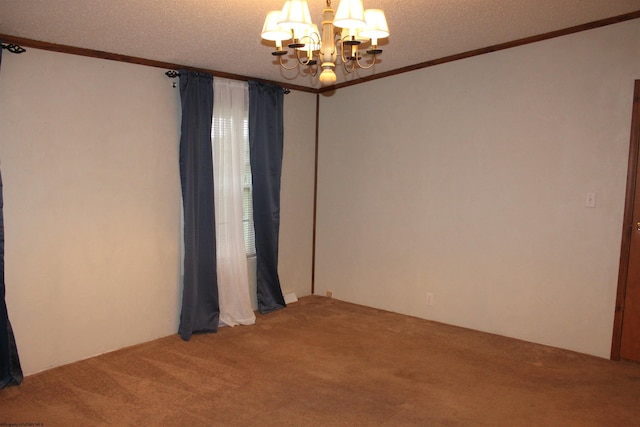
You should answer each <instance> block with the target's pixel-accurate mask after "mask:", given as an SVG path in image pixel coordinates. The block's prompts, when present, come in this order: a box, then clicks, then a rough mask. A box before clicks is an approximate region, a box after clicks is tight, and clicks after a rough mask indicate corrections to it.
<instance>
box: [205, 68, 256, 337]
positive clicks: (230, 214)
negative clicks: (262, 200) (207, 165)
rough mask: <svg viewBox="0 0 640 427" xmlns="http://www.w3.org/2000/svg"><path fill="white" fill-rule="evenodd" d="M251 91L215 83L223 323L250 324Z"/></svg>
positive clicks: (252, 317)
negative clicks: (246, 222) (246, 177)
mask: <svg viewBox="0 0 640 427" xmlns="http://www.w3.org/2000/svg"><path fill="white" fill-rule="evenodd" d="M248 114H249V86H248V84H247V83H246V82H240V81H233V80H227V79H221V78H217V77H216V78H214V79H213V122H212V123H213V124H212V127H211V142H212V144H213V150H212V151H213V171H214V172H213V173H214V198H215V211H216V251H217V261H218V297H219V300H220V323H221V324H225V325H229V326H235V325H251V324H253V323H255V320H256V316H255V314H254V312H253V310H252V309H251V298H250V296H249V276H248V272H247V255H246V251H245V244H244V230H243V225H242V195H243V171H244V162H245V147H244V145H245V143H244V141H245V139H246V138H248V130H247V121H248Z"/></svg>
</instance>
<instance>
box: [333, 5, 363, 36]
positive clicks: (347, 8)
mask: <svg viewBox="0 0 640 427" xmlns="http://www.w3.org/2000/svg"><path fill="white" fill-rule="evenodd" d="M333 25H334V26H336V27H340V28H349V29H358V28H362V27H364V26H365V20H364V7H362V1H361V0H341V1H340V5H339V6H338V10H337V11H336V16H335V18H334V20H333Z"/></svg>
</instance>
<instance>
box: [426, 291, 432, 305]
mask: <svg viewBox="0 0 640 427" xmlns="http://www.w3.org/2000/svg"><path fill="white" fill-rule="evenodd" d="M427 305H428V306H432V305H433V293H431V292H427Z"/></svg>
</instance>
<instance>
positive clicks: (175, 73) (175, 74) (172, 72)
mask: <svg viewBox="0 0 640 427" xmlns="http://www.w3.org/2000/svg"><path fill="white" fill-rule="evenodd" d="M164 74H165V75H166V76H167V77H169V78H170V79H175V78H176V77H180V73H179V72H178V71H176V70H169V71H167V72H166V73H164ZM256 81H258V80H256ZM173 87H176V84H175V83H173ZM282 92H284V94H285V95H287V94H289V93H291V89H289V88H287V87H283V88H282Z"/></svg>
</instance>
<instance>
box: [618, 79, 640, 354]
mask: <svg viewBox="0 0 640 427" xmlns="http://www.w3.org/2000/svg"><path fill="white" fill-rule="evenodd" d="M639 149H640V80H636V81H635V84H634V90H633V112H632V113H631V138H630V141H629V164H628V169H627V193H626V195H625V201H624V219H623V221H622V244H621V247H620V267H619V269H618V291H617V295H616V308H615V315H614V318H613V339H612V340H611V359H612V360H620V346H621V344H622V321H623V319H624V301H625V296H626V293H627V272H628V270H629V255H630V252H631V236H632V233H633V206H634V203H635V193H636V181H637V179H636V178H637V176H638V172H639V170H638V150H639Z"/></svg>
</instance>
